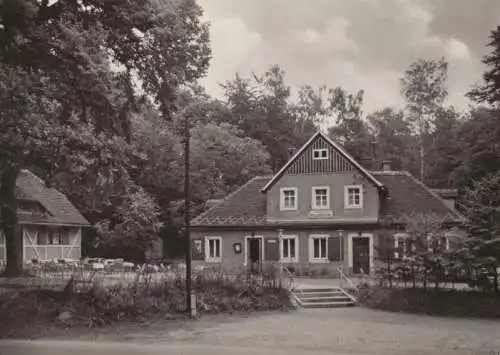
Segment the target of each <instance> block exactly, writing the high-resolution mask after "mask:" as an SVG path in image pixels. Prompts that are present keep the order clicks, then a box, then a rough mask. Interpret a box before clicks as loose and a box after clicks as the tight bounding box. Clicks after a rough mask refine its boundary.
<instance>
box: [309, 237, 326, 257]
mask: <svg viewBox="0 0 500 355" xmlns="http://www.w3.org/2000/svg"><path fill="white" fill-rule="evenodd" d="M309 240H310V242H309V248H310V259H311V261H324V260H328V258H327V255H328V252H327V247H328V236H327V235H312V236H310V237H309Z"/></svg>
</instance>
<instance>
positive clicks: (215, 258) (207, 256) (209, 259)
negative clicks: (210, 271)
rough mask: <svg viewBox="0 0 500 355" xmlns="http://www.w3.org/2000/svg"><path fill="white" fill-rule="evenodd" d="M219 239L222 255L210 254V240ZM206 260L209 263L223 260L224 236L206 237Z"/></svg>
mask: <svg viewBox="0 0 500 355" xmlns="http://www.w3.org/2000/svg"><path fill="white" fill-rule="evenodd" d="M211 240H217V241H218V242H219V253H220V255H219V256H218V257H217V256H215V257H212V256H210V241H211ZM205 261H206V262H207V263H220V262H221V261H222V237H214V236H210V237H205Z"/></svg>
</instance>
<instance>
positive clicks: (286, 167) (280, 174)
mask: <svg viewBox="0 0 500 355" xmlns="http://www.w3.org/2000/svg"><path fill="white" fill-rule="evenodd" d="M318 137H322V138H323V139H324V140H325V141H327V142H328V144H330V145H331V146H332V147H333V148H334V149H335V150H337V151H338V152H339V153H340V154H341V155H342V156H344V158H346V159H347V160H348V161H349V162H350V163H351V164H352V165H354V166H355V167H356V168H357V169H358V170H359V171H360V172H361V173H362V174H363V175H365V176H366V177H367V178H368V180H370V181H371V182H373V183H374V184H375V186H376V187H378V188H383V187H384V185H383V184H382V183H381V182H380V181H378V180H377V179H376V178H375V177H374V176H373V175H372V174H370V172H369V171H368V170H366V169H365V168H363V167H362V166H361V165H360V164H359V163H358V162H357V161H356V160H355V159H354V158H353V157H352V156H351V155H349V154H348V153H347V152H346V151H345V150H344V149H343V148H342V147H341V146H339V145H338V144H336V143H335V142H334V141H332V140H331V139H330V138H328V137H327V136H326V135H325V134H323V133H322V132H321V131H317V132H316V133H315V134H314V135H313V136H312V137H311V138H309V140H308V141H307V142H306V143H305V144H304V145H303V146H302V148H300V149H299V150H298V151H297V152H296V153H295V154H294V155H293V157H292V158H290V160H289V161H288V162H287V163H286V164H285V165H283V167H282V168H281V169H280V170H279V171H278V172H277V173H276V174H275V175H274V176H273V177H272V179H271V180H269V182H268V183H267V184H266V185H265V186H264V187H263V188H262V192H266V191H267V190H269V189H270V188H271V186H273V185H274V183H276V182H277V181H278V179H279V178H280V177H281V176H282V175H283V174H284V172H285V171H286V169H288V167H290V165H292V164H293V163H294V162H295V161H296V160H297V159H298V158H299V157H300V155H301V154H302V153H303V152H304V151H305V150H306V149H307V148H308V147H309V146H310V145H311V144H312V143H313V142H314V141H315V140H316V138H318Z"/></svg>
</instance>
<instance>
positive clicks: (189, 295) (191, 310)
mask: <svg viewBox="0 0 500 355" xmlns="http://www.w3.org/2000/svg"><path fill="white" fill-rule="evenodd" d="M184 124H185V125H184V203H185V211H184V228H185V229H184V230H185V232H186V235H185V237H186V308H187V309H186V311H187V313H188V315H189V316H190V317H194V315H195V312H196V309H195V307H196V301H195V300H194V295H193V292H192V277H191V228H190V224H191V191H190V187H189V159H190V157H189V150H190V139H191V134H190V131H189V119H188V117H187V116H186V117H184ZM193 303H194V304H193Z"/></svg>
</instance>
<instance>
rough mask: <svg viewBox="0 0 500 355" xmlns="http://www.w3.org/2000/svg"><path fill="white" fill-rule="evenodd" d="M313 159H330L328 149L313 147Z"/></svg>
mask: <svg viewBox="0 0 500 355" xmlns="http://www.w3.org/2000/svg"><path fill="white" fill-rule="evenodd" d="M313 159H314V160H323V159H328V149H313Z"/></svg>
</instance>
